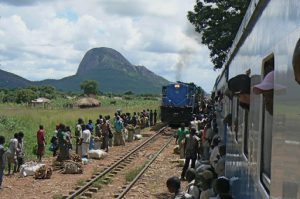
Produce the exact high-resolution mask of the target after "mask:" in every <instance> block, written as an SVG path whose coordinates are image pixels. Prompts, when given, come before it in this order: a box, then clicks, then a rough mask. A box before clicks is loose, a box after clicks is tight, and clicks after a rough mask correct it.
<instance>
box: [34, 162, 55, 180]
mask: <svg viewBox="0 0 300 199" xmlns="http://www.w3.org/2000/svg"><path fill="white" fill-rule="evenodd" d="M51 176H52V168H49V167H46V166H45V165H43V166H41V167H40V168H39V169H38V170H37V171H36V172H35V174H34V178H35V179H50V178H51Z"/></svg>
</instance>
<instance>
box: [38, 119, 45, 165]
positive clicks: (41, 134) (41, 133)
mask: <svg viewBox="0 0 300 199" xmlns="http://www.w3.org/2000/svg"><path fill="white" fill-rule="evenodd" d="M36 137H37V144H38V149H37V159H38V160H39V162H41V161H42V157H43V155H44V153H45V145H46V141H45V130H44V127H43V125H40V128H39V130H38V131H37V133H36Z"/></svg>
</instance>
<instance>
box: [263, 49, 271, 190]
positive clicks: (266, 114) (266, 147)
mask: <svg viewBox="0 0 300 199" xmlns="http://www.w3.org/2000/svg"><path fill="white" fill-rule="evenodd" d="M272 70H274V55H273V54H272V55H270V56H268V57H267V58H266V59H265V60H264V61H263V76H264V77H265V76H266V75H267V74H268V73H269V72H270V71H272ZM273 97H274V96H273V92H270V93H266V94H263V106H262V107H263V111H262V133H261V164H260V177H261V182H262V184H263V186H264V187H265V188H266V191H267V192H268V193H269V190H270V182H271V155H272V127H273V115H272V114H273V105H272V107H270V106H269V104H268V103H267V102H268V101H267V99H271V100H272V101H273ZM270 109H272V110H270Z"/></svg>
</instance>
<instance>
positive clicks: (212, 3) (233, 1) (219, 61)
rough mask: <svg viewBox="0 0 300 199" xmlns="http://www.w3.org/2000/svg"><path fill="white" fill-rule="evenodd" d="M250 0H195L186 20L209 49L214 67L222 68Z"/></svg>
mask: <svg viewBox="0 0 300 199" xmlns="http://www.w3.org/2000/svg"><path fill="white" fill-rule="evenodd" d="M249 3H250V0H196V5H195V6H194V11H193V12H192V11H189V12H188V15H187V17H188V20H189V21H190V22H191V23H192V24H193V25H194V27H195V31H196V32H198V33H200V34H201V39H202V43H203V44H205V45H207V47H208V49H209V50H210V57H211V59H212V62H213V64H214V69H217V68H222V66H223V63H224V61H225V59H226V55H227V53H228V52H229V49H230V47H231V45H232V42H233V40H234V38H235V35H236V33H237V31H238V29H239V26H240V24H241V22H242V20H243V17H244V15H245V12H246V10H247V8H248V5H249Z"/></svg>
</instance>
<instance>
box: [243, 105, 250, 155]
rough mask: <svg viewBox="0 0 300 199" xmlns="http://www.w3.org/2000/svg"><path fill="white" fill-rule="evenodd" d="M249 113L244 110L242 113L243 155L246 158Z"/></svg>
mask: <svg viewBox="0 0 300 199" xmlns="http://www.w3.org/2000/svg"><path fill="white" fill-rule="evenodd" d="M248 116H249V111H248V110H247V109H245V112H244V155H245V156H246V158H248V141H249V128H248Z"/></svg>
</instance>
